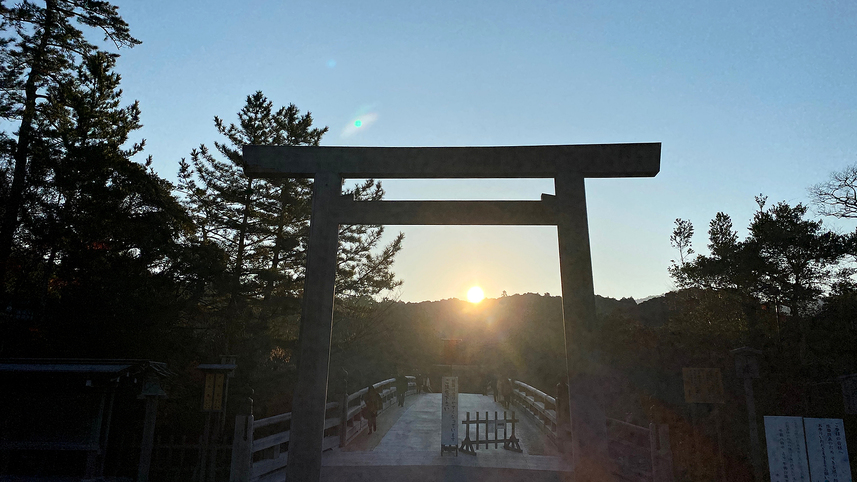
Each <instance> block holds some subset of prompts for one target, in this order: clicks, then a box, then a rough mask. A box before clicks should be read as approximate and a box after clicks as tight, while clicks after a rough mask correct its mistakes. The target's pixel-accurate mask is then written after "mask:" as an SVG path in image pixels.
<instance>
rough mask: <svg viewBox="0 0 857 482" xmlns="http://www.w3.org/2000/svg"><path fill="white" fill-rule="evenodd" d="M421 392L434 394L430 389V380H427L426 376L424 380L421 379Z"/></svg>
mask: <svg viewBox="0 0 857 482" xmlns="http://www.w3.org/2000/svg"><path fill="white" fill-rule="evenodd" d="M423 391H424V392H426V393H434V392H433V391H432V389H431V380H429V376H428V375H426V376H425V379H423Z"/></svg>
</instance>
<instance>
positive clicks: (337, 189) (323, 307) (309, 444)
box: [286, 172, 342, 481]
mask: <svg viewBox="0 0 857 482" xmlns="http://www.w3.org/2000/svg"><path fill="white" fill-rule="evenodd" d="M341 193H342V179H341V178H340V176H339V175H338V174H335V173H331V172H319V173H316V175H315V181H314V182H313V197H312V219H311V221H310V235H309V248H308V250H307V266H306V279H305V281H304V293H303V308H302V310H301V323H300V334H299V345H300V346H299V351H298V380H297V383H296V385H295V390H294V396H293V398H292V425H291V435H290V442H289V462H288V465H287V467H286V476H287V477H286V478H287V480H295V481H297V480H300V481H317V480H319V478H320V477H321V452H322V444H323V439H324V416H325V403H326V401H327V377H328V373H327V371H328V366H329V365H330V335H331V330H332V325H333V296H334V280H335V279H336V248H337V245H338V236H339V225H338V224H337V222H336V218H335V216H334V211H333V207H334V205H335V202H336V200H337V198H339V196H340V195H341Z"/></svg>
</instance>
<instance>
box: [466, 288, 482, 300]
mask: <svg viewBox="0 0 857 482" xmlns="http://www.w3.org/2000/svg"><path fill="white" fill-rule="evenodd" d="M483 299H485V292H484V291H482V288H480V287H478V286H474V287H473V288H470V289H469V290H467V301H469V302H471V303H474V304H475V303H479V302H480V301H482V300H483Z"/></svg>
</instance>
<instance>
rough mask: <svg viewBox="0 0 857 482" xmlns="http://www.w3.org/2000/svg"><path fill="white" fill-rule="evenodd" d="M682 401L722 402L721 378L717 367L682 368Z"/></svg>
mask: <svg viewBox="0 0 857 482" xmlns="http://www.w3.org/2000/svg"><path fill="white" fill-rule="evenodd" d="M681 372H682V375H683V378H684V401H685V402H687V403H723V378H722V377H721V376H720V369H719V368H682V369H681Z"/></svg>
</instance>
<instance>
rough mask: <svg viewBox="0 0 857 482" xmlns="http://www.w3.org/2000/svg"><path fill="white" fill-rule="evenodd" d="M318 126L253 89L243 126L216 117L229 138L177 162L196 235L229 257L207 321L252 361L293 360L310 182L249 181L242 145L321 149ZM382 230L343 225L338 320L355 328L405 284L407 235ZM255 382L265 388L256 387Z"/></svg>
mask: <svg viewBox="0 0 857 482" xmlns="http://www.w3.org/2000/svg"><path fill="white" fill-rule="evenodd" d="M312 122H313V119H312V116H311V114H310V113H306V114H301V113H300V111H299V110H298V108H297V107H295V105H294V104H290V105H289V106H287V107H282V108H279V109H276V110H275V109H274V106H273V103H272V102H271V101H270V100H268V99H267V98H266V97H265V96H264V95H263V94H262V92H256V93H255V94H252V95H250V96H248V97H247V101H246V104H245V106H244V107H243V108H242V109H241V111H240V112H239V113H238V124H228V125H227V124H226V123H225V122H224V121H223V120H222V119H221V118H219V117H215V119H214V123H215V127H216V129H217V131H218V133H219V134H221V135H222V136H223V137H225V138H226V141H224V142H217V143H215V150H210V149H209V148H208V147H206V146H205V145H201V146H199V148H197V149H194V150H193V151H192V152H191V155H190V158H189V159H182V161H181V162H180V164H179V185H178V188H179V191H180V193H181V196H182V199H183V202H184V204H185V206H186V208H187V210H188V212H189V213H190V214H191V216H192V217H193V219H194V222H195V223H196V226H197V230H196V238H197V239H198V240H199V242H201V243H212V244H214V245H216V246H218V247H220V248H221V249H222V250H223V251H224V252H225V253H227V255H228V261H227V265H228V266H229V269H228V274H227V278H228V280H226V282H225V283H224V284H222V285H220V286H217V287H212V289H211V290H210V291H209V297H208V299H207V300H206V302H205V303H204V307H203V308H202V309H201V311H200V312H199V314H200V318H201V319H203V318H204V319H205V323H207V324H208V325H209V326H210V327H212V328H214V330H215V331H218V332H219V333H220V334H221V335H220V339H219V340H218V341H217V343H216V344H217V345H218V348H217V350H221V351H220V352H221V353H225V352H226V351H224V350H229V351H230V352H231V353H238V352H242V353H247V354H248V356H249V357H255V358H257V360H256V361H255V362H254V361H250V360H246V359H245V360H246V362H248V363H247V365H250V366H251V367H252V366H253V365H256V364H258V363H273V364H274V365H279V364H286V365H288V364H289V363H290V361H291V355H290V354H291V352H292V349H293V348H294V344H295V343H296V341H297V326H298V318H299V314H300V299H301V296H302V291H303V280H304V266H305V264H306V245H307V236H308V233H309V219H310V211H311V204H310V197H311V193H312V181H311V180H307V179H290V178H286V179H277V180H266V179H249V178H247V177H246V176H245V175H244V170H243V168H244V160H243V157H242V154H241V149H242V147H243V146H244V145H248V144H254V145H289V146H300V145H304V146H317V145H318V144H319V142H320V141H321V138H322V136H323V135H324V134H325V133H326V132H327V127H324V128H315V127H312ZM346 194H352V195H353V196H355V197H356V198H357V199H363V200H370V199H371V200H377V199H381V198H382V197H383V195H384V191H383V188H382V186H381V183H380V182H376V181H375V180H371V179H370V180H366V181H365V182H362V183H359V184H357V185H355V186H354V187H353V188H351V189H348V190H346ZM383 232H384V230H383V227H382V226H364V225H347V226H341V227H340V236H339V240H340V249H339V252H338V270H337V280H336V286H337V287H336V293H337V306H338V310H339V311H338V313H337V316H336V319H337V320H338V321H341V320H344V319H348V321H349V325H351V326H356V325H354V320H357V319H364V320H365V319H367V317H369V318H371V316H372V313H376V314H377V310H375V308H377V306H376V303H377V297H378V296H379V295H382V294H383V293H385V292H387V291H389V290H392V289H395V288H396V287H397V286H399V285H400V284H401V282H400V281H398V280H397V279H396V278H395V275H394V274H393V271H392V264H393V260H394V258H395V255H396V254H397V253H398V252H399V250H400V249H401V246H402V239H403V236H402V235H401V234H400V235H399V236H398V237H397V238H395V239H394V240H393V241H392V242H391V243H390V244H388V245H386V246H381V238H382V235H383ZM345 338H348V336H346V337H345ZM212 349H213V350H214V348H212ZM249 354H253V355H249ZM260 355H261V357H260ZM247 365H245V366H247ZM251 369H252V368H251ZM254 388H256V389H257V394H258V389H259V387H258V385H257V386H256V387H254ZM258 395H260V396H261V394H258Z"/></svg>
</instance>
